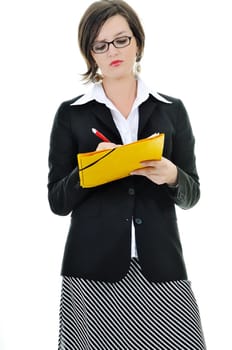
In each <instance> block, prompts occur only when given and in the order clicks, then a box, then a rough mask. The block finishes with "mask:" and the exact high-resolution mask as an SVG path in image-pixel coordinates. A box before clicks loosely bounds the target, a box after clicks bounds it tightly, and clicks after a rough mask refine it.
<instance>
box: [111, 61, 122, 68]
mask: <svg viewBox="0 0 232 350" xmlns="http://www.w3.org/2000/svg"><path fill="white" fill-rule="evenodd" d="M122 62H123V61H122V60H115V61H112V62H111V63H110V65H111V67H118V66H120V64H121V63H122Z"/></svg>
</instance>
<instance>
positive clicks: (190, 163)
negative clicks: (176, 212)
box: [168, 100, 200, 209]
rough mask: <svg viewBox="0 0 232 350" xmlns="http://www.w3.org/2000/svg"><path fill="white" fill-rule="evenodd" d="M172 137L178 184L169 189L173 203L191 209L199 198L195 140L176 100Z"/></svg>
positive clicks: (186, 117) (188, 121)
mask: <svg viewBox="0 0 232 350" xmlns="http://www.w3.org/2000/svg"><path fill="white" fill-rule="evenodd" d="M176 112H177V113H176V120H175V124H176V125H175V135H174V137H173V152H172V161H173V163H174V164H175V165H176V166H177V170H178V183H177V186H176V188H169V189H168V191H169V194H170V196H171V197H172V198H173V200H174V202H175V203H176V204H177V205H178V206H179V207H181V208H183V209H189V208H191V207H193V206H194V205H195V204H196V203H197V202H198V200H199V198H200V183H199V176H198V173H197V168H196V157H195V150H194V149H195V138H194V135H193V131H192V127H191V124H190V120H189V116H188V114H187V111H186V109H185V107H184V105H183V103H182V101H180V100H178V103H177V111H176Z"/></svg>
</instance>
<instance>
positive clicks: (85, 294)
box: [48, 0, 205, 350]
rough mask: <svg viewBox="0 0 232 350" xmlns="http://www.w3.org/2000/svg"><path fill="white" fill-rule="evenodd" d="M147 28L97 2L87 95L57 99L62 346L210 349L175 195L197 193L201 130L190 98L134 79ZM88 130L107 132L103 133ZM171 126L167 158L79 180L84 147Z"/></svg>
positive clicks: (90, 29)
mask: <svg viewBox="0 0 232 350" xmlns="http://www.w3.org/2000/svg"><path fill="white" fill-rule="evenodd" d="M144 39H145V38H144V32H143V28H142V26H141V23H140V21H139V19H138V16H137V15H136V13H135V12H134V10H133V9H132V8H131V7H130V6H129V5H128V4H127V3H125V2H124V1H121V0H113V1H109V0H101V1H96V2H94V3H93V4H92V5H90V7H89V8H88V9H87V10H86V12H85V13H84V15H83V17H82V19H81V22H80V24H79V46H80V50H81V53H82V54H83V56H84V59H85V61H86V63H87V72H86V74H84V79H85V80H86V81H87V82H93V83H94V84H93V87H92V89H91V90H90V91H89V92H88V93H87V94H85V95H82V96H79V97H78V98H75V99H73V100H70V101H67V102H64V103H62V104H61V106H60V108H59V109H58V111H57V114H56V116H55V120H54V125H53V129H52V133H51V142H50V153H49V166H50V172H49V184H48V189H49V202H50V206H51V209H52V211H53V212H54V213H56V214H58V215H68V214H70V213H71V225H70V230H69V233H68V238H67V242H66V246H65V252H64V258H63V265H62V276H63V284H62V297H61V309H60V337H59V349H68V350H71V349H72V350H74V349H75V350H77V349H91V350H98V349H99V350H104V349H107V350H110V349H115V350H121V349H126V350H140V349H141V350H146V349H149V350H150V349H163V350H169V349H170V350H174V349H175V350H176V349H181V350H185V349H186V350H191V349H194V350H198V349H205V345H204V338H203V333H202V328H201V322H200V316H199V312H198V307H197V303H196V301H195V298H194V295H193V292H192V290H191V285H190V282H189V281H188V277H187V273H186V268H185V263H184V260H183V254H182V248H181V242H180V239H179V234H178V228H177V221H176V213H175V205H178V206H180V207H181V208H184V209H188V208H191V207H192V206H193V205H195V204H196V203H197V201H198V199H199V196H200V189H199V179H198V174H197V170H196V165H195V155H194V136H193V133H192V130H191V125H190V122H189V119H188V116H187V113H186V110H185V108H184V106H183V104H182V102H181V101H180V100H178V99H175V98H172V97H167V96H164V95H162V96H161V95H159V94H158V93H153V92H152V91H151V90H149V89H148V88H147V87H146V86H145V84H144V83H143V82H142V81H141V79H140V78H139V77H138V65H139V62H140V60H141V58H142V55H143V49H144ZM92 128H95V129H97V130H99V131H100V132H102V133H103V134H104V135H105V136H106V137H107V138H108V139H109V140H110V142H99V141H100V140H99V139H98V138H97V137H96V135H94V134H93V133H92ZM156 132H160V133H165V145H164V152H163V158H162V159H161V160H160V161H145V162H143V168H142V169H137V170H136V169H135V170H134V171H133V172H132V173H131V175H130V176H128V177H126V178H124V179H121V180H117V181H112V182H110V183H108V184H105V185H101V186H97V187H93V188H88V189H86V188H82V187H81V186H80V183H79V175H78V168H77V160H76V155H77V153H82V152H89V151H93V150H95V149H97V150H102V149H110V148H114V147H120V146H119V145H120V144H125V143H130V142H133V141H135V140H137V139H142V138H146V137H149V136H150V135H151V134H153V133H156Z"/></svg>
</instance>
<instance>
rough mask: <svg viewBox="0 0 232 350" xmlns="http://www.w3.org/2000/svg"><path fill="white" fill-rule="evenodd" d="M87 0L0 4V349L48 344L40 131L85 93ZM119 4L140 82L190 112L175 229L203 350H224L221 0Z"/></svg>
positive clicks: (226, 51)
mask: <svg viewBox="0 0 232 350" xmlns="http://www.w3.org/2000/svg"><path fill="white" fill-rule="evenodd" d="M90 3H91V1H78V0H75V1H74V0H65V1H61V0H56V1H55V0H46V1H45V0H40V1H29V0H28V1H27V0H21V1H14V0H9V1H7V2H6V1H5V3H4V5H2V4H1V9H0V13H1V15H0V16H1V18H0V35H1V41H0V42H1V44H0V45H1V65H0V69H1V72H0V84H1V94H0V96H1V104H0V106H1V107H0V108H1V112H0V115H1V137H0V143H1V144H0V151H1V172H0V174H1V191H0V198H1V201H0V203H1V220H0V222H1V236H0V237H1V242H0V277H1V287H0V349H1V350H15V349H17V350H18V349H22V350H32V349H33V350H41V349H43V350H53V349H54V350H55V349H57V338H58V312H59V299H60V283H61V278H60V275H59V273H60V266H61V259H62V254H63V246H64V242H65V238H66V234H67V230H68V225H69V217H58V216H55V215H54V214H52V213H51V212H50V209H49V207H48V203H47V189H46V185H47V171H48V167H47V155H48V145H49V134H50V130H51V126H52V122H53V118H54V114H55V112H56V109H57V108H58V106H59V104H60V103H61V102H62V101H64V100H66V99H70V98H72V97H75V96H77V95H78V94H79V93H82V92H84V91H85V90H84V88H83V87H82V85H81V83H80V79H79V74H80V73H83V72H84V70H85V66H84V63H83V61H82V58H81V57H80V54H79V51H78V48H77V43H76V42H77V26H78V22H79V19H80V16H81V15H82V13H83V11H84V10H85V8H86V7H87V6H88V5H89V4H90ZM129 3H130V4H131V5H132V6H133V7H134V8H135V9H136V10H137V12H138V13H139V16H140V18H141V20H142V22H143V25H144V28H145V31H146V34H147V42H146V50H145V56H144V59H143V61H142V78H143V79H144V80H145V81H146V83H147V84H148V85H150V86H151V87H152V88H154V89H156V90H157V91H159V92H162V93H165V94H169V95H172V96H175V97H179V98H181V99H182V100H183V102H184V104H185V106H186V108H187V110H188V112H189V115H190V119H191V122H192V126H193V130H194V133H195V136H196V141H197V142H196V153H197V164H198V171H199V174H200V178H201V189H202V197H201V201H200V202H199V204H198V205H197V206H196V207H195V208H193V209H191V210H189V211H182V210H178V215H179V226H180V232H181V237H182V243H183V248H184V254H185V260H186V263H187V267H188V272H189V278H190V280H191V281H192V287H193V290H194V292H195V295H196V297H197V300H198V304H199V307H200V311H201V317H202V322H203V327H204V332H205V337H206V341H207V344H208V349H209V350H219V349H231V334H230V333H231V324H232V320H231V318H232V317H231V315H232V304H231V295H232V287H231V283H230V280H231V265H232V263H231V255H232V254H231V241H230V235H231V233H232V228H231V226H232V224H231V198H232V192H231V187H232V186H231V165H230V163H231V141H230V135H231V130H230V126H231V124H230V119H231V78H232V76H231V62H232V57H231V32H232V28H231V10H230V1H229V0H228V1H226V0H220V1H214V0H211V1H207V0H206V1H204V0H199V1H196V0H195V1H187V0H175V1H173V0H157V1H150V0H143V1H140V0H135V1H134V0H133V1H132V0H131V1H129ZM151 6H152V7H151ZM93 350H94V349H93Z"/></svg>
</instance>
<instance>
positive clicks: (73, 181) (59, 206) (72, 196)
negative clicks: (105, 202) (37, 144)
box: [48, 103, 90, 215]
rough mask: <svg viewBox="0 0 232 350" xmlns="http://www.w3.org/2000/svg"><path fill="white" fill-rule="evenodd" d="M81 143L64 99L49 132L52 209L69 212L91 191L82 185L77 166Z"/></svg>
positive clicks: (50, 198) (49, 193)
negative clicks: (74, 131) (74, 137)
mask: <svg viewBox="0 0 232 350" xmlns="http://www.w3.org/2000/svg"><path fill="white" fill-rule="evenodd" d="M77 153H78V147H77V144H76V143H75V141H74V140H73V137H72V130H71V123H70V113H69V106H68V105H67V103H63V104H62V105H61V106H60V107H59V109H58V111H57V113H56V115H55V119H54V122H53V127H52V131H51V135H50V150H49V159H48V162H49V174H48V200H49V204H50V208H51V210H52V211H53V212H54V213H55V214H58V215H68V214H69V213H70V212H71V211H72V210H73V209H74V208H75V207H76V206H78V204H79V203H80V202H81V201H83V199H84V198H85V197H86V196H87V195H88V193H89V192H90V190H89V189H83V188H81V187H80V183H79V175H78V168H77V158H76V155H77Z"/></svg>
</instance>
